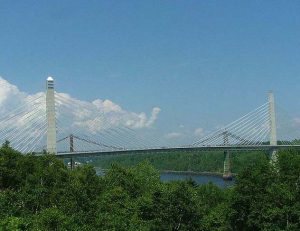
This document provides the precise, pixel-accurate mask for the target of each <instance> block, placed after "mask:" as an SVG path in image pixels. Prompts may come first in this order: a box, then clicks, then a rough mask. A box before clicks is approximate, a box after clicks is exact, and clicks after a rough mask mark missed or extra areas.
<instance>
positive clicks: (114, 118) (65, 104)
mask: <svg viewBox="0 0 300 231" xmlns="http://www.w3.org/2000/svg"><path fill="white" fill-rule="evenodd" d="M37 97H44V98H45V93H44V92H39V93H37V94H34V95H30V94H27V93H25V92H22V91H20V90H19V89H18V87H17V86H15V85H13V84H11V83H9V82H8V81H6V80H5V79H3V78H2V77H0V113H1V114H2V115H5V114H7V113H9V112H11V111H12V110H13V109H15V108H17V107H20V106H22V107H26V105H29V103H30V102H31V101H32V100H33V99H35V98H37ZM30 106H32V105H30ZM160 111H161V109H160V108H159V107H154V108H152V111H151V114H150V115H147V114H146V113H145V112H140V113H137V112H132V111H127V110H124V109H123V108H122V107H121V106H120V105H118V104H116V103H114V102H112V101H111V100H109V99H96V100H94V101H92V102H88V101H83V100H79V99H75V98H73V97H71V96H70V95H68V94H65V93H57V94H56V113H57V119H58V126H63V127H64V128H62V129H77V130H78V131H81V132H87V133H89V132H98V131H100V130H102V129H106V128H111V127H114V126H121V125H124V126H127V127H130V128H132V129H140V128H149V127H151V126H153V125H154V123H155V122H156V120H157V118H158V115H159V113H160ZM44 112H45V110H44Z"/></svg>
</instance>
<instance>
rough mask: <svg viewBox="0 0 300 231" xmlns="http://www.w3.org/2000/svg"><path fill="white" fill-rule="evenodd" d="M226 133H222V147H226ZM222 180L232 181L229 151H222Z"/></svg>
mask: <svg viewBox="0 0 300 231" xmlns="http://www.w3.org/2000/svg"><path fill="white" fill-rule="evenodd" d="M228 136H229V134H228V131H224V132H223V145H224V146H228V145H229V140H228V138H229V137H228ZM223 179H224V180H232V173H231V157H230V152H229V150H225V151H224V172H223Z"/></svg>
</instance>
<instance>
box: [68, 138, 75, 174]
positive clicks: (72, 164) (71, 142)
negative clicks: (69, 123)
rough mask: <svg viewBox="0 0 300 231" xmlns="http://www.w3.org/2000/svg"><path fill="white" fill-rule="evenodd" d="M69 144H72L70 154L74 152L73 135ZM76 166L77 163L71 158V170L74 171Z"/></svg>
mask: <svg viewBox="0 0 300 231" xmlns="http://www.w3.org/2000/svg"><path fill="white" fill-rule="evenodd" d="M69 143H70V152H74V136H73V134H71V135H70V136H69ZM74 166H75V161H74V160H73V158H72V157H71V158H70V168H71V170H73V169H74Z"/></svg>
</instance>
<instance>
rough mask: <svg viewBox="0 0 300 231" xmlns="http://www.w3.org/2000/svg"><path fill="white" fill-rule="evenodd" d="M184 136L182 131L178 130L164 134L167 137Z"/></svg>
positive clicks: (176, 137) (177, 137)
mask: <svg viewBox="0 0 300 231" xmlns="http://www.w3.org/2000/svg"><path fill="white" fill-rule="evenodd" d="M183 136H184V134H183V133H180V132H171V133H168V134H166V135H165V138H167V139H179V138H182V137H183Z"/></svg>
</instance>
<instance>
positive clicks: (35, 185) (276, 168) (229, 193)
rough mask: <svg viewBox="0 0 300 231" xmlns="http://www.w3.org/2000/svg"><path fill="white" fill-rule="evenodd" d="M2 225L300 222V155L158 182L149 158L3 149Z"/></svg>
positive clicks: (255, 226) (172, 226)
mask: <svg viewBox="0 0 300 231" xmlns="http://www.w3.org/2000/svg"><path fill="white" fill-rule="evenodd" d="M0 230H43V231H44V230H89V231H90V230H118V231H122V230H124V231H125V230H126V231H128V230H129V231H130V230H132V231H133V230H134V231H135V230H141V231H143V230H145V231H146V230H186V231H193V230H197V231H198V230H200V231H201V230H203V231H211V230H219V231H226V230H238V231H242V230H245V231H246V230H300V155H298V153H297V152H295V151H285V152H282V153H280V154H279V157H278V162H277V163H276V164H270V162H269V160H268V159H267V158H266V157H265V156H260V158H257V159H256V161H252V162H251V164H250V165H248V166H247V167H246V168H245V169H244V170H243V171H242V172H241V173H240V174H239V176H238V178H237V181H236V185H235V186H234V187H233V188H229V189H221V188H218V187H217V186H215V185H213V184H207V185H200V186H199V185H196V184H195V183H194V182H193V181H181V182H170V183H163V182H161V181H160V179H159V173H158V172H157V171H156V170H155V168H154V167H152V165H151V164H149V163H147V162H143V163H140V164H138V165H136V166H134V167H131V168H125V167H122V166H120V165H113V166H111V168H110V170H109V171H108V172H107V173H106V175H105V176H97V175H96V173H95V171H94V169H93V167H92V166H88V165H85V166H82V167H79V168H77V169H75V170H72V171H71V170H69V169H67V168H66V167H65V165H64V164H63V162H62V161H60V160H58V159H57V158H56V157H55V156H52V155H44V156H40V157H36V156H33V155H26V156H23V155H21V154H19V153H18V152H16V151H14V150H12V149H11V148H10V147H9V146H7V145H5V146H3V147H2V148H1V149H0Z"/></svg>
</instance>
